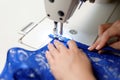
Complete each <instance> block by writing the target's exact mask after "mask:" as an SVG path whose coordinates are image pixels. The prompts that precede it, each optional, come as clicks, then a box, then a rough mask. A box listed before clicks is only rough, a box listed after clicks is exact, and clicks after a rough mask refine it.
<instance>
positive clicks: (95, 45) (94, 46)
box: [88, 37, 100, 51]
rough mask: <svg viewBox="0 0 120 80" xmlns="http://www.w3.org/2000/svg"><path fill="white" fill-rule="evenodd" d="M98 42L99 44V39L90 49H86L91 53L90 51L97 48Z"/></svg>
mask: <svg viewBox="0 0 120 80" xmlns="http://www.w3.org/2000/svg"><path fill="white" fill-rule="evenodd" d="M99 42H100V37H99V38H98V39H97V40H96V41H95V42H94V43H93V44H92V45H91V46H90V47H88V50H89V51H92V50H94V49H96V47H97V46H98V44H99Z"/></svg>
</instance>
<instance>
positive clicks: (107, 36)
mask: <svg viewBox="0 0 120 80" xmlns="http://www.w3.org/2000/svg"><path fill="white" fill-rule="evenodd" d="M114 36H117V32H116V30H113V28H112V27H111V28H109V29H108V30H107V31H105V32H104V33H103V35H102V36H101V38H100V41H99V43H98V45H97V47H96V49H97V50H100V49H101V48H103V47H104V46H105V45H106V44H107V42H108V41H109V39H110V38H111V37H114Z"/></svg>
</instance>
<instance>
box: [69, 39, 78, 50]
mask: <svg viewBox="0 0 120 80" xmlns="http://www.w3.org/2000/svg"><path fill="white" fill-rule="evenodd" d="M67 44H68V47H69V49H70V50H72V51H76V50H78V47H77V45H76V43H75V41H73V40H70V41H68V43H67Z"/></svg>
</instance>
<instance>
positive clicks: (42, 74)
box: [0, 35, 120, 80]
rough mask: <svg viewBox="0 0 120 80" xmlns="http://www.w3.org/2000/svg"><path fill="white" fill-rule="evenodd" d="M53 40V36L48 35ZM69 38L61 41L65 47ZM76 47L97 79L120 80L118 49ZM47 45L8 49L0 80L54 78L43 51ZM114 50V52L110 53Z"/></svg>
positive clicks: (78, 44) (51, 79)
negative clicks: (87, 59) (82, 53)
mask: <svg viewBox="0 0 120 80" xmlns="http://www.w3.org/2000/svg"><path fill="white" fill-rule="evenodd" d="M50 37H51V38H53V40H52V41H51V43H53V41H54V37H53V36H51V35H50ZM68 40H69V39H67V38H63V39H62V41H61V42H62V43H64V45H65V46H66V47H68V46H67V44H66V42H67V41H68ZM76 43H77V46H78V48H80V49H83V51H84V52H85V53H86V54H87V56H88V58H89V59H90V61H91V63H92V67H93V71H94V75H95V77H96V78H97V80H120V56H119V55H120V51H119V50H115V49H113V48H110V47H105V48H104V49H106V50H108V51H107V52H105V53H104V54H98V53H97V51H93V52H90V51H88V50H87V48H88V46H87V45H84V44H81V43H79V42H76ZM46 50H48V48H47V45H46V46H44V47H43V48H41V49H39V50H36V51H30V50H25V49H23V48H19V47H15V48H11V49H9V50H8V53H7V60H6V65H5V67H4V69H3V72H2V73H1V75H0V80H55V79H54V77H53V75H52V74H51V71H50V68H49V65H48V62H47V60H46V57H45V52H46ZM111 52H114V53H115V54H113V53H111Z"/></svg>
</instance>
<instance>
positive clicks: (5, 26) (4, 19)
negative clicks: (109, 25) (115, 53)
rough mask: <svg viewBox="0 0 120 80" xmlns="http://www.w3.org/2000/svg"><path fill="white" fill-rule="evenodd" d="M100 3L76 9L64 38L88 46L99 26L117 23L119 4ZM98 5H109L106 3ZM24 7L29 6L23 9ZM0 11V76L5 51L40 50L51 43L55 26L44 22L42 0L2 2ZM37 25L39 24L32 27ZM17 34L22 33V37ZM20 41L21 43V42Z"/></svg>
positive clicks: (87, 3)
mask: <svg viewBox="0 0 120 80" xmlns="http://www.w3.org/2000/svg"><path fill="white" fill-rule="evenodd" d="M99 1H100V0H96V3H94V4H93V3H89V2H88V1H87V2H86V3H84V4H83V5H82V6H81V8H80V9H77V10H76V11H75V13H74V14H73V16H72V17H71V18H70V19H69V20H68V21H67V23H65V24H64V32H63V36H65V37H68V38H72V39H74V40H76V41H78V42H81V43H84V44H86V45H91V44H92V43H93V42H94V41H95V39H96V37H97V32H98V26H99V25H100V24H103V23H106V22H114V21H116V20H117V19H120V3H119V0H118V2H113V3H104V4H103V3H97V2H99ZM101 1H106V2H109V0H101ZM28 2H29V4H28ZM26 4H28V5H27V6H26ZM11 5H12V6H11ZM21 5H22V6H21ZM0 9H1V10H3V11H1V15H0V21H1V23H0V37H1V40H0V54H1V55H0V61H1V62H0V72H1V71H2V69H3V67H4V64H5V61H6V53H7V50H8V49H10V48H12V47H22V48H25V49H29V50H36V49H39V48H41V47H42V46H44V45H46V44H47V43H48V42H49V41H50V40H51V39H50V38H49V37H48V35H49V34H52V33H53V32H52V29H53V27H54V24H53V21H52V20H50V19H48V18H45V17H46V12H45V8H44V0H23V1H22V0H21V1H19V2H17V1H16V0H10V1H9V0H1V1H0ZM4 10H5V11H4ZM6 15H7V16H6ZM39 21H40V22H39ZM38 22H39V24H38V25H37V26H36V27H34V26H35V25H36V24H37V23H38ZM29 23H31V26H29V27H27V28H26V29H25V30H23V28H24V27H25V26H27V25H28V24H29ZM33 27H34V28H33ZM20 30H23V31H22V32H21V31H20ZM29 30H30V31H29ZM18 33H22V35H21V34H18ZM26 33H27V34H26ZM23 36H24V37H23ZM21 37H22V39H20V38H21ZM19 40H20V42H19ZM21 43H22V44H21Z"/></svg>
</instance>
